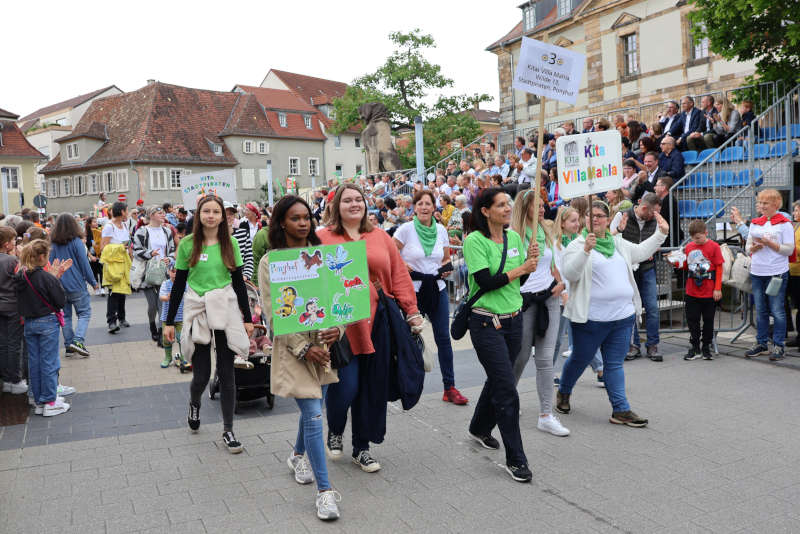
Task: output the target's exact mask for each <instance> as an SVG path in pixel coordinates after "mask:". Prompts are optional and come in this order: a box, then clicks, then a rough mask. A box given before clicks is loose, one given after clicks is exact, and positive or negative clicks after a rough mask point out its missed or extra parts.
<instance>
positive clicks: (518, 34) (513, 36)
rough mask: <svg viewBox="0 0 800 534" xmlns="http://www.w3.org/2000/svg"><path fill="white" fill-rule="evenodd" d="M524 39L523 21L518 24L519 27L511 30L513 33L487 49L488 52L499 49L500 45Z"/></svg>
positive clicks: (509, 33)
mask: <svg viewBox="0 0 800 534" xmlns="http://www.w3.org/2000/svg"><path fill="white" fill-rule="evenodd" d="M520 37H522V21H519V22H517V25H516V26H514V27H513V28H511V31H510V32H508V33H507V34H505V35H504V36H502V37H501V38H500V39H498V40H497V41H495V42H493V43H492V44H490V45H489V46H487V47H486V50H490V51H491V50H494V49H495V48H498V47H499V46H500V45H502V44H504V43H507V42H508V41H511V40H514V39H519V38H520Z"/></svg>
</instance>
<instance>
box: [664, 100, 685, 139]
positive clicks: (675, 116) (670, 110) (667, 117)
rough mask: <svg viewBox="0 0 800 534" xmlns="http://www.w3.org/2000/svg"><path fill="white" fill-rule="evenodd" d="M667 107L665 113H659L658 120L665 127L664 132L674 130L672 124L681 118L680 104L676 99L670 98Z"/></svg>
mask: <svg viewBox="0 0 800 534" xmlns="http://www.w3.org/2000/svg"><path fill="white" fill-rule="evenodd" d="M665 107H666V109H665V110H664V112H663V113H659V114H658V122H660V123H661V126H663V128H664V133H665V134H668V133H669V132H671V131H672V126H673V125H674V124H675V123H676V122H677V121H678V120H680V116H681V115H680V113H679V112H678V109H679V104H678V103H677V102H675V101H674V100H670V101H669V102H667V104H666V106H665Z"/></svg>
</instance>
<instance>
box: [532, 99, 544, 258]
mask: <svg viewBox="0 0 800 534" xmlns="http://www.w3.org/2000/svg"><path fill="white" fill-rule="evenodd" d="M545 100H546V99H545V97H543V96H542V97H540V98H539V139H538V140H537V142H536V177H535V180H534V182H533V183H532V184H531V187H532V188H533V194H534V197H533V206H534V209H533V213H535V214H536V215H534V219H533V238H532V239H531V244H533V243H536V235H537V232H538V231H539V204H540V203H541V201H542V195H541V189H542V155H543V151H542V142H543V141H544V106H545ZM539 252H540V253H541V252H542V251H539Z"/></svg>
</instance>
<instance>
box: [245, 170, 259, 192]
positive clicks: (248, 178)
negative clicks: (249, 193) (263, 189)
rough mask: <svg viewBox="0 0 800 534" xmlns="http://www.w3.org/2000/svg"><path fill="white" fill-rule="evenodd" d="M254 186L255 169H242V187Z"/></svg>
mask: <svg viewBox="0 0 800 534" xmlns="http://www.w3.org/2000/svg"><path fill="white" fill-rule="evenodd" d="M255 187H256V170H255V169H242V189H255Z"/></svg>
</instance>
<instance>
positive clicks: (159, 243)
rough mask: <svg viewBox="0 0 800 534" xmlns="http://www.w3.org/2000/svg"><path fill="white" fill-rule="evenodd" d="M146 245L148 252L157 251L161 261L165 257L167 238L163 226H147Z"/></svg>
mask: <svg viewBox="0 0 800 534" xmlns="http://www.w3.org/2000/svg"><path fill="white" fill-rule="evenodd" d="M146 228H147V233H148V234H149V235H148V244H149V246H150V250H158V254H159V256H158V257H159V258H161V259H162V260H163V259H164V258H166V257H167V236H166V234H164V227H163V226H156V227H153V226H147V227H146Z"/></svg>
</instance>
